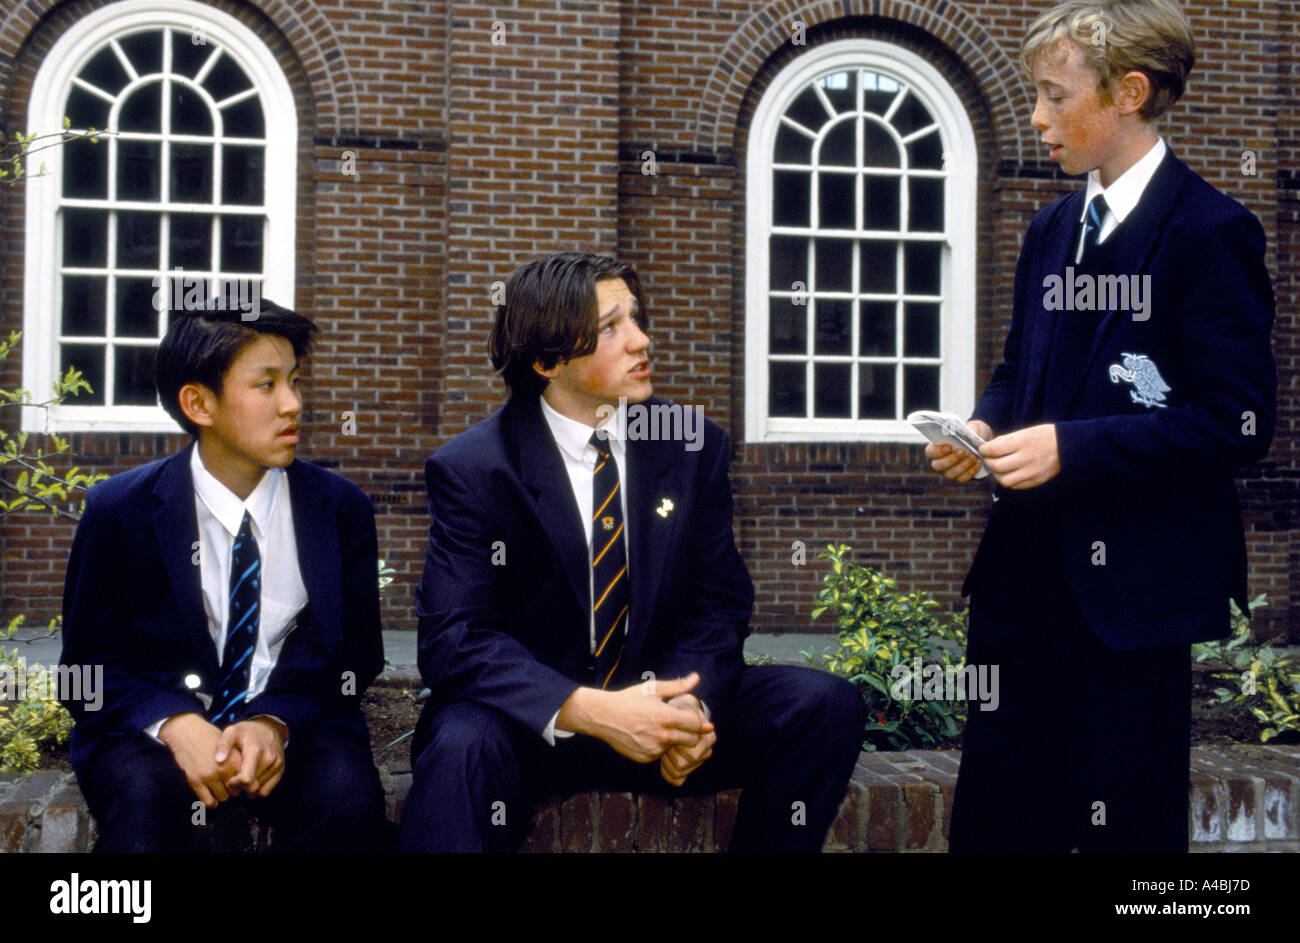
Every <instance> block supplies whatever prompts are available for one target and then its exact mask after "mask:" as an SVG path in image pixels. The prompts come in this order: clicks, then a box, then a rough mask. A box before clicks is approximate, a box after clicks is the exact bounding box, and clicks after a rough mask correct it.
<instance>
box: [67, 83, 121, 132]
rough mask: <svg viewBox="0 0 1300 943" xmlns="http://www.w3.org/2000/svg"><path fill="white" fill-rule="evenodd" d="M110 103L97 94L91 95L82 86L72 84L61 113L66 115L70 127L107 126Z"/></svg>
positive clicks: (82, 128) (79, 128)
mask: <svg viewBox="0 0 1300 943" xmlns="http://www.w3.org/2000/svg"><path fill="white" fill-rule="evenodd" d="M111 107H112V105H111V104H110V103H109V102H106V101H104V99H102V98H100V97H99V96H98V95H92V94H90V92H88V91H86V90H85V89H84V88H78V87H77V86H75V85H74V86H72V91H70V92H68V100H67V102H65V103H64V106H63V113H64V114H65V115H67V116H68V121H69V122H70V123H71V127H73V128H76V129H77V130H84V129H86V128H100V129H103V128H107V127H108V109H109V108H111Z"/></svg>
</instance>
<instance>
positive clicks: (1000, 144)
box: [694, 0, 1035, 163]
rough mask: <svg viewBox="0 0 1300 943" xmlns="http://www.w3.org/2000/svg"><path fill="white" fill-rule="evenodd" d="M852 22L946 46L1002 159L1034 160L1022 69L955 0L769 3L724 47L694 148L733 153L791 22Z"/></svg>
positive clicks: (771, 0) (706, 89)
mask: <svg viewBox="0 0 1300 943" xmlns="http://www.w3.org/2000/svg"><path fill="white" fill-rule="evenodd" d="M846 16H864V17H865V16H874V17H884V18H886V19H893V20H897V21H899V22H903V23H906V24H908V25H911V26H914V27H917V28H919V29H921V30H924V31H925V32H926V33H928V34H929V35H931V36H933V37H934V38H935V39H936V40H938V41H939V42H941V43H943V44H944V45H945V46H947V47H948V48H949V49H950V50H951V51H952V53H953V54H954V55H955V56H956V57H957V58H959V59H960V60H961V61H962V62H963V63H965V65H966V67H967V68H968V69H969V70H970V73H971V75H973V76H974V78H975V81H976V82H977V83H978V86H979V90H980V93H981V94H982V95H983V96H984V99H985V101H986V102H987V103H988V108H989V113H990V116H991V117H992V119H993V138H994V142H995V144H994V146H995V147H996V148H997V158H998V160H1011V161H1014V162H1016V163H1020V162H1022V161H1023V160H1025V159H1026V155H1027V154H1033V152H1034V149H1035V145H1034V141H1033V134H1032V131H1033V129H1032V128H1030V127H1029V125H1028V124H1027V122H1025V121H1024V120H1023V117H1021V118H1020V119H1019V120H1018V119H1017V117H1016V114H1015V110H1016V109H1015V103H1016V101H1017V100H1019V101H1024V100H1025V99H1027V98H1028V97H1029V95H1030V88H1029V85H1028V82H1027V81H1026V80H1025V78H1024V76H1023V75H1022V73H1021V70H1020V67H1019V64H1018V63H1016V62H1015V61H1014V60H1013V59H1012V58H1011V57H1010V56H1009V55H1007V54H1006V52H1004V51H1003V46H1004V44H1003V43H999V42H998V41H997V40H995V39H994V38H993V37H992V36H991V35H989V33H988V31H987V30H985V28H984V27H983V26H982V25H981V24H980V22H979V21H978V20H977V19H976V18H975V17H974V16H972V15H971V14H970V13H969V12H967V10H966V9H965V8H963V7H962V6H960V5H958V4H957V3H953V2H951V0H814V2H812V3H808V4H806V5H803V6H799V5H797V4H795V3H792V2H791V0H769V2H766V3H764V4H763V5H762V6H761V7H760V8H759V9H758V10H756V11H755V12H754V13H753V15H751V16H750V17H749V19H748V20H746V21H745V22H744V23H743V24H742V25H741V26H740V28H738V29H737V30H736V31H735V32H734V33H733V34H732V37H731V40H730V41H729V42H728V43H727V44H726V46H724V47H723V50H722V52H721V54H720V55H719V56H718V61H717V65H716V67H715V68H714V70H713V72H712V74H711V75H710V76H709V78H708V80H707V82H706V83H705V85H704V89H703V93H702V95H701V97H700V105H699V109H698V110H697V112H696V119H695V141H694V146H695V149H696V150H698V151H701V152H705V153H713V154H718V153H722V152H725V151H727V150H729V149H730V148H731V147H732V143H733V140H734V131H735V123H736V118H737V116H738V115H739V114H740V113H741V107H742V103H743V102H744V99H745V94H746V92H747V90H748V89H749V87H750V86H751V85H752V83H753V82H754V79H755V77H756V76H757V75H758V73H759V71H760V70H761V68H762V66H763V63H764V62H765V61H766V60H767V58H768V57H769V55H770V54H771V53H772V52H773V51H774V50H775V49H778V48H779V47H780V46H781V44H783V43H788V42H789V41H790V39H791V35H792V23H793V22H794V21H795V20H800V21H802V22H803V23H805V24H806V25H807V27H808V28H812V27H814V26H817V25H819V24H822V23H829V22H831V21H834V20H838V19H843V18H844V17H846Z"/></svg>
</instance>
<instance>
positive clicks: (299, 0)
mask: <svg viewBox="0 0 1300 943" xmlns="http://www.w3.org/2000/svg"><path fill="white" fill-rule="evenodd" d="M109 5H110V2H109V0H91V2H84V3H65V2H63V0H28V2H27V3H24V4H21V5H19V6H16V7H14V8H13V9H10V10H8V11H5V12H3V13H0V77H4V76H12V79H11V80H10V81H12V83H13V84H12V85H9V86H8V87H4V86H0V101H3V102H6V103H8V104H9V105H10V107H12V102H13V97H14V96H15V94H18V95H19V96H22V97H25V93H24V90H23V89H22V88H21V86H22V85H24V84H30V82H31V78H32V76H31V75H22V74H15V71H14V69H13V65H14V64H15V62H16V61H17V60H18V58H19V56H20V54H22V53H24V51H25V50H24V46H25V45H26V44H28V43H35V44H38V48H36V49H34V50H30V51H29V52H35V53H36V58H37V59H39V58H41V57H42V56H43V55H44V53H45V52H46V51H47V50H48V49H49V47H50V46H51V45H53V43H54V42H56V41H57V40H58V37H59V36H61V35H62V34H63V28H62V27H65V26H71V25H72V23H73V22H75V20H76V18H77V16H78V15H80V14H84V13H86V12H87V11H89V10H92V9H98V8H101V7H106V6H109ZM212 5H213V6H215V7H216V8H218V9H220V10H223V11H224V12H226V13H228V14H230V15H232V16H234V17H235V18H236V19H238V20H239V21H240V22H241V23H243V24H244V25H246V26H247V27H249V28H250V29H251V30H252V31H253V32H254V33H256V34H257V35H258V36H259V37H260V38H261V39H262V40H263V41H264V42H266V44H267V46H268V47H269V48H271V49H272V51H275V50H276V48H277V46H278V47H280V48H283V46H284V44H285V43H287V44H288V46H289V47H290V48H291V49H292V52H293V55H294V56H296V57H297V60H298V61H297V63H296V64H293V65H296V68H291V67H290V66H291V64H290V63H286V62H283V61H282V62H281V66H282V67H283V68H285V72H286V75H287V76H288V77H289V81H290V85H292V86H295V87H297V85H298V82H296V81H295V77H294V72H299V71H300V73H301V76H302V79H301V80H302V81H303V82H304V83H305V84H306V86H307V88H308V89H310V94H311V100H312V102H311V107H312V109H313V111H314V113H315V118H316V126H317V128H318V129H321V130H351V129H355V128H358V127H360V124H361V120H360V109H359V103H358V101H357V84H356V80H355V79H354V78H353V75H352V70H351V67H350V66H349V64H348V61H347V57H346V56H345V54H344V51H343V47H342V45H341V44H340V43H339V41H338V36H337V35H336V34H335V32H334V28H333V26H332V25H331V23H330V21H329V19H328V17H326V16H325V15H324V14H323V13H322V12H321V11H320V10H319V9H318V8H317V7H316V6H314V5H313V4H311V3H309V2H304V0H263V2H262V3H260V4H259V5H258V6H257V7H254V6H252V5H251V4H246V3H241V2H237V0H229V2H216V3H213V4H212ZM60 18H64V19H66V20H67V22H66V24H60V22H59V20H60ZM277 58H281V57H279V56H277ZM2 80H3V79H2V78H0V81H2Z"/></svg>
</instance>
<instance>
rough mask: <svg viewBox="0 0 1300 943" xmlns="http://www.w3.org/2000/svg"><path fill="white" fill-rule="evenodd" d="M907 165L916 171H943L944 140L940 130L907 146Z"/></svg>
mask: <svg viewBox="0 0 1300 943" xmlns="http://www.w3.org/2000/svg"><path fill="white" fill-rule="evenodd" d="M907 164H908V166H909V167H913V168H915V169H916V170H943V139H942V138H941V137H940V136H939V129H938V128H935V129H934V130H933V131H931V132H930V133H929V134H925V135H922V136H921V137H919V138H917V139H916V140H915V141H912V142H911V143H910V144H908V145H907Z"/></svg>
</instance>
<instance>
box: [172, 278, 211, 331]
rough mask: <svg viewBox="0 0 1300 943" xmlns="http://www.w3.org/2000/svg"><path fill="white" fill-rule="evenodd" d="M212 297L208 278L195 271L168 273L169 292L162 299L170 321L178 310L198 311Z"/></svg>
mask: <svg viewBox="0 0 1300 943" xmlns="http://www.w3.org/2000/svg"><path fill="white" fill-rule="evenodd" d="M211 297H212V294H211V292H209V291H208V279H207V277H206V276H204V275H197V274H194V273H193V272H184V271H182V272H177V271H175V270H172V271H171V272H169V273H168V279H167V294H166V295H165V296H164V297H163V298H162V299H160V300H161V301H162V304H163V307H164V309H165V310H166V311H168V312H169V314H168V318H167V320H168V323H169V324H170V323H171V318H172V316H173V315H174V314H175V313H176V312H177V311H198V310H199V309H201V308H202V307H203V306H204V305H206V304H207V302H208V301H209V299H210V298H211Z"/></svg>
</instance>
